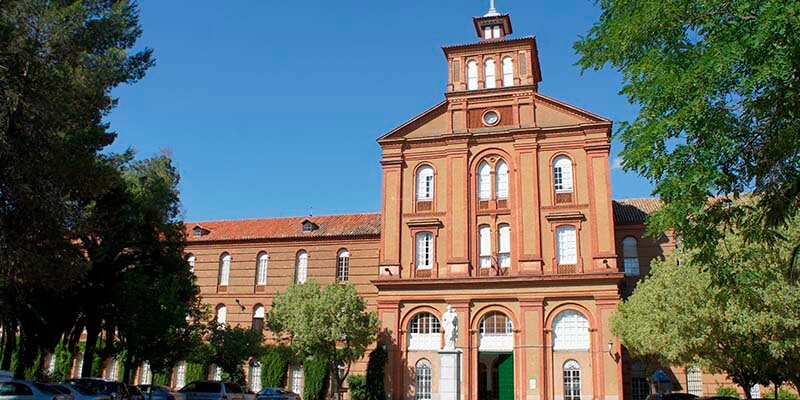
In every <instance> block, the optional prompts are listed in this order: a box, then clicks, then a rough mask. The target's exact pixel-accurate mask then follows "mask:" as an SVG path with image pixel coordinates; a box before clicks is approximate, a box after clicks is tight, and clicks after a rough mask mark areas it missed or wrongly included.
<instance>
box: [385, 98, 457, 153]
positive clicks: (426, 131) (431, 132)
mask: <svg viewBox="0 0 800 400" xmlns="http://www.w3.org/2000/svg"><path fill="white" fill-rule="evenodd" d="M446 111H447V101H443V102H441V103H439V104H437V105H435V106H433V107H431V108H429V109H428V110H426V111H424V112H423V113H421V114H419V115H417V116H416V117H414V118H412V119H411V120H410V121H408V122H406V123H404V124H403V125H400V126H398V127H397V128H395V129H392V130H391V131H389V133H387V134H385V135H383V136H381V137H380V138H379V139H378V143H380V142H382V141H385V140H390V139H400V138H409V139H416V138H426V137H437V136H441V135H442V134H444V133H446V132H447V129H448V125H447V112H446Z"/></svg>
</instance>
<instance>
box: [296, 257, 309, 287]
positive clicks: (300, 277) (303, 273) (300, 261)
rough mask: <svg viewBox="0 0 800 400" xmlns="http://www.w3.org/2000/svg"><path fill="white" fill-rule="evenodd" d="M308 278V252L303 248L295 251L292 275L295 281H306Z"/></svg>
mask: <svg viewBox="0 0 800 400" xmlns="http://www.w3.org/2000/svg"><path fill="white" fill-rule="evenodd" d="M307 278H308V253H306V251H305V250H300V251H298V252H297V266H296V270H295V275H294V282H295V283H306V279H307Z"/></svg>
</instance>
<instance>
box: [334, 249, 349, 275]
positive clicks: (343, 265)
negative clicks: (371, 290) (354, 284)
mask: <svg viewBox="0 0 800 400" xmlns="http://www.w3.org/2000/svg"><path fill="white" fill-rule="evenodd" d="M336 280H337V281H339V282H347V281H348V280H350V252H349V251H348V250H347V249H342V250H339V253H338V254H337V255H336Z"/></svg>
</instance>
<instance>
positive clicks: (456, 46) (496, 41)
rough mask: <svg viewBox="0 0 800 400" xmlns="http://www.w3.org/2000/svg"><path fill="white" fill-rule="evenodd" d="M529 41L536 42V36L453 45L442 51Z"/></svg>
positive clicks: (445, 47)
mask: <svg viewBox="0 0 800 400" xmlns="http://www.w3.org/2000/svg"><path fill="white" fill-rule="evenodd" d="M528 40H536V36H523V37H518V38H513V39H502V40H487V41H483V42H472V43H461V44H453V45H449V46H442V50H454V49H459V48H466V47H471V46H478V45H485V44H488V43H491V44H495V43H504V44H509V43H521V42H524V41H528Z"/></svg>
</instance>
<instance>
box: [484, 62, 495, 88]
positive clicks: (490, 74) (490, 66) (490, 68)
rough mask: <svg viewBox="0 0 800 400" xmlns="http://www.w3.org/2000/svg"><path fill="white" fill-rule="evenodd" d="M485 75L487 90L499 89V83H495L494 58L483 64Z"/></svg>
mask: <svg viewBox="0 0 800 400" xmlns="http://www.w3.org/2000/svg"><path fill="white" fill-rule="evenodd" d="M483 75H484V78H485V82H486V83H485V85H486V88H487V89H491V88H494V87H497V82H496V81H495V79H496V75H495V72H494V58H487V59H486V61H484V62H483Z"/></svg>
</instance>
